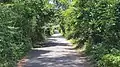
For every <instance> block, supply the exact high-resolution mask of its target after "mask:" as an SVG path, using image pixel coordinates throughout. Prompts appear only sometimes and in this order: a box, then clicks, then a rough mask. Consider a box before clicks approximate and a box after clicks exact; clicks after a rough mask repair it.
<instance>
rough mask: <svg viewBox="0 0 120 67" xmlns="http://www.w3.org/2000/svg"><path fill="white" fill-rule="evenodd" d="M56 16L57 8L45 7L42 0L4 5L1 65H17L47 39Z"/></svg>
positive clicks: (1, 10)
mask: <svg viewBox="0 0 120 67" xmlns="http://www.w3.org/2000/svg"><path fill="white" fill-rule="evenodd" d="M53 16H54V10H52V9H48V8H45V3H44V1H42V0H40V1H39V0H26V1H18V2H17V1H16V2H15V3H11V4H4V3H3V4H0V67H16V63H17V62H18V61H19V59H21V57H23V56H24V55H26V53H27V52H28V51H29V50H30V49H31V48H32V47H34V45H35V44H37V43H38V42H39V43H40V42H42V41H43V40H45V37H46V36H47V35H48V34H49V35H50V32H49V31H50V29H49V28H50V27H49V25H47V24H48V23H52V20H53V19H52V17H53ZM46 27H47V28H46ZM40 46H41V45H40Z"/></svg>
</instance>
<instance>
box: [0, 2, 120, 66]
mask: <svg viewBox="0 0 120 67" xmlns="http://www.w3.org/2000/svg"><path fill="white" fill-rule="evenodd" d="M51 2H52V0H51ZM119 18H120V1H119V0H73V1H72V0H53V2H52V3H51V4H49V1H48V0H25V1H24V0H2V3H1V4H0V67H15V64H16V63H17V62H18V60H19V59H21V57H23V56H24V55H25V54H26V53H27V52H28V51H29V50H30V49H31V47H35V44H39V43H41V42H43V41H44V40H45V38H46V37H47V36H49V35H51V34H52V33H53V29H54V28H55V26H60V27H59V30H60V32H61V33H62V34H63V35H64V36H65V37H66V38H67V39H71V40H74V42H75V43H77V48H80V47H82V46H84V45H86V50H85V53H86V55H89V58H90V59H91V61H93V64H95V67H120V48H119V47H120V19H119ZM58 24H59V25H58ZM53 25H55V26H53Z"/></svg>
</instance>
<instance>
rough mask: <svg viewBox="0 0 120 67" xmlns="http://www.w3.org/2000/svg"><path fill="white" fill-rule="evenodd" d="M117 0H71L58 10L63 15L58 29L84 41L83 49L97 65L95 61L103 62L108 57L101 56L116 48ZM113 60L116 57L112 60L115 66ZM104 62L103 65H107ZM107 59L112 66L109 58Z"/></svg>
mask: <svg viewBox="0 0 120 67" xmlns="http://www.w3.org/2000/svg"><path fill="white" fill-rule="evenodd" d="M119 3H120V2H119V1H118V0H75V1H73V3H72V4H71V5H70V6H69V8H68V9H66V10H65V11H63V12H61V13H62V17H63V18H64V19H61V20H62V22H61V23H60V24H61V26H63V27H64V28H61V30H63V29H65V30H64V33H63V34H64V35H65V36H66V37H67V38H68V39H76V41H77V43H78V46H81V44H84V45H87V47H86V51H85V52H86V53H87V54H88V55H90V57H91V59H92V60H93V61H95V63H94V64H96V65H97V66H98V65H99V61H101V60H102V61H101V62H103V63H104V61H105V60H108V59H103V57H104V56H105V55H106V54H113V53H114V52H113V51H112V49H113V48H114V49H116V50H118V51H120V50H119V47H120V23H119V18H120V17H119V16H120V15H119V14H120V11H119V10H120V8H119V6H120V5H119ZM78 40H79V41H78ZM107 57H108V56H107ZM109 57H110V58H111V57H112V55H110V56H109ZM114 57H115V56H114ZM118 57H119V55H118ZM114 61H117V62H114V64H115V65H116V66H117V67H119V64H118V60H116V59H114ZM105 62H106V64H104V65H107V61H105ZM109 63H110V64H111V67H114V64H113V63H112V61H109ZM100 67H105V66H102V65H101V66H100ZM106 67H107V66H106ZM108 67H110V65H109V66H108Z"/></svg>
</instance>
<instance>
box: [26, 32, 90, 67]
mask: <svg viewBox="0 0 120 67" xmlns="http://www.w3.org/2000/svg"><path fill="white" fill-rule="evenodd" d="M50 39H51V40H50ZM49 41H50V42H49ZM51 43H52V44H55V45H51V46H50V44H51ZM69 44H70V43H69V42H68V41H67V40H66V39H65V38H63V36H62V35H61V34H54V35H52V36H51V37H50V38H48V42H47V44H45V45H49V46H48V47H43V48H33V49H32V51H31V52H30V53H29V54H28V57H27V58H26V59H28V61H27V62H26V65H24V67H89V66H87V65H88V63H87V58H86V57H85V56H80V55H79V54H78V53H77V52H76V50H74V49H73V48H72V47H71V46H70V45H69Z"/></svg>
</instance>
